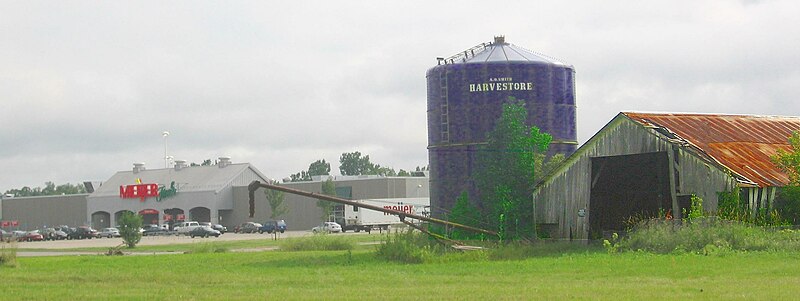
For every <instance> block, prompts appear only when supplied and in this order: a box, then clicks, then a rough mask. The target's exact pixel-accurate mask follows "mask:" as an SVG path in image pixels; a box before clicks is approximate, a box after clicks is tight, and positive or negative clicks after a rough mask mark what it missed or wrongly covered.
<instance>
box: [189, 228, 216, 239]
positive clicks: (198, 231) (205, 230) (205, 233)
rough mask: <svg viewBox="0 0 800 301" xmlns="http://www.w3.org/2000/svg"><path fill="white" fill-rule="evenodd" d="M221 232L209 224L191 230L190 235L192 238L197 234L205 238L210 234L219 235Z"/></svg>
mask: <svg viewBox="0 0 800 301" xmlns="http://www.w3.org/2000/svg"><path fill="white" fill-rule="evenodd" d="M220 234H222V233H219V231H217V230H214V229H211V227H209V226H199V227H197V228H194V229H192V230H191V231H189V236H191V237H192V238H195V236H200V237H203V238H205V237H209V236H214V237H219V235H220Z"/></svg>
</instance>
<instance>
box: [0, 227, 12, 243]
mask: <svg viewBox="0 0 800 301" xmlns="http://www.w3.org/2000/svg"><path fill="white" fill-rule="evenodd" d="M10 239H11V232H6V230H3V229H0V241H5V242H9V241H10Z"/></svg>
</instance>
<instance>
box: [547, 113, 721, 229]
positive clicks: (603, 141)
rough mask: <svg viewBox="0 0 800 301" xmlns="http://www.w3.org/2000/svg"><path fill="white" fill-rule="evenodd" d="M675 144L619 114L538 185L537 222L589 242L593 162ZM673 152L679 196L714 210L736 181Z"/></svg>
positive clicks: (681, 151)
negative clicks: (693, 196) (699, 199)
mask: <svg viewBox="0 0 800 301" xmlns="http://www.w3.org/2000/svg"><path fill="white" fill-rule="evenodd" d="M673 145H674V144H673V143H671V142H670V141H669V139H668V138H666V137H664V136H663V135H662V134H660V133H658V132H657V131H656V130H655V129H654V128H649V127H645V126H642V125H641V124H638V123H636V122H633V121H632V120H630V119H628V118H627V117H626V116H624V115H622V114H620V115H617V117H615V118H614V119H613V120H612V121H611V122H609V123H608V124H607V125H606V126H605V127H604V128H603V129H602V130H600V132H598V133H597V134H596V135H595V136H594V137H592V138H591V139H590V140H589V141H588V142H586V144H584V145H583V146H581V147H580V148H579V149H578V150H577V151H576V152H575V153H574V154H573V155H572V156H570V157H569V158H567V160H566V161H565V162H564V163H563V164H562V165H561V167H560V168H559V169H558V170H556V171H555V172H554V173H552V174H551V175H550V176H549V177H548V178H546V180H545V181H544V182H543V183H541V184H540V185H539V186H537V188H536V190H535V191H534V193H533V200H534V213H535V218H536V223H538V224H545V225H549V227H543V228H549V229H550V234H551V235H552V236H553V237H554V238H562V239H564V238H569V239H588V235H589V228H588V227H589V216H590V215H591V214H592V212H589V210H588V209H589V202H590V192H591V185H592V179H591V174H592V167H591V158H593V157H603V156H619V155H633V154H642V153H652V152H666V151H668V150H672V147H673ZM674 147H675V148H676V149H677V152H676V156H675V158H676V160H675V170H676V175H677V176H676V178H677V180H676V190H677V192H678V193H677V194H696V195H698V196H701V197H702V198H703V199H704V200H706V203H705V204H706V205H707V206H706V207H705V208H706V209H707V210H710V209H711V208H712V206H713V208H714V209H715V208H716V204H717V196H716V193H717V192H718V191H725V190H728V189H730V187H732V186H731V185H733V183H734V182H733V179H732V178H731V177H730V176H729V175H728V174H727V173H725V172H723V171H722V169H719V168H715V167H712V166H710V165H709V163H708V162H707V161H704V160H703V159H702V158H700V157H698V156H697V155H696V154H695V153H693V152H692V151H690V150H687V149H684V148H683V147H680V146H677V145H675V146H674ZM581 210H584V212H585V213H586V214H585V216H583V217H581V216H579V214H578V213H579V211H581Z"/></svg>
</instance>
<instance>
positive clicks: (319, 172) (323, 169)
mask: <svg viewBox="0 0 800 301" xmlns="http://www.w3.org/2000/svg"><path fill="white" fill-rule="evenodd" d="M330 174H331V164H330V163H328V162H325V159H322V160H317V161H315V162H314V163H311V164H310V165H308V175H309V176H312V177H313V176H327V175H330Z"/></svg>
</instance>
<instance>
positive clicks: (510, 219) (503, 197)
mask: <svg viewBox="0 0 800 301" xmlns="http://www.w3.org/2000/svg"><path fill="white" fill-rule="evenodd" d="M527 116H528V111H527V109H526V108H525V102H523V101H520V100H517V99H514V98H509V100H508V101H507V102H506V103H504V104H503V112H502V115H501V116H500V118H499V119H498V120H497V123H496V124H495V127H494V129H492V131H491V132H489V134H488V135H487V144H486V146H485V147H484V148H482V149H481V151H480V153H479V156H478V159H477V161H478V166H479V168H478V170H477V172H476V175H475V179H476V185H477V188H478V192H479V194H480V195H479V199H481V200H483V202H482V203H483V204H486V206H487V207H486V208H482V209H483V211H484V215H485V216H487V217H488V220H489V222H491V223H492V225H493V226H494V227H495V228H497V229H498V232H499V233H500V236H501V239H511V238H522V237H530V238H533V237H535V228H534V225H535V223H534V220H533V218H534V216H533V199H532V198H531V194H532V193H533V187H534V185H535V181H536V177H535V175H536V169H537V158H541V156H540V155H539V154H543V153H544V152H545V151H546V150H547V147H548V145H549V144H550V141H552V139H553V137H552V136H550V135H549V134H547V133H542V132H540V131H539V128H537V127H535V126H534V127H529V126H527V125H526V123H525V122H526V119H527ZM539 161H540V162H541V164H538V165H539V166H540V167H539V168H541V167H542V166H544V161H543V159H542V160H539Z"/></svg>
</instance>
